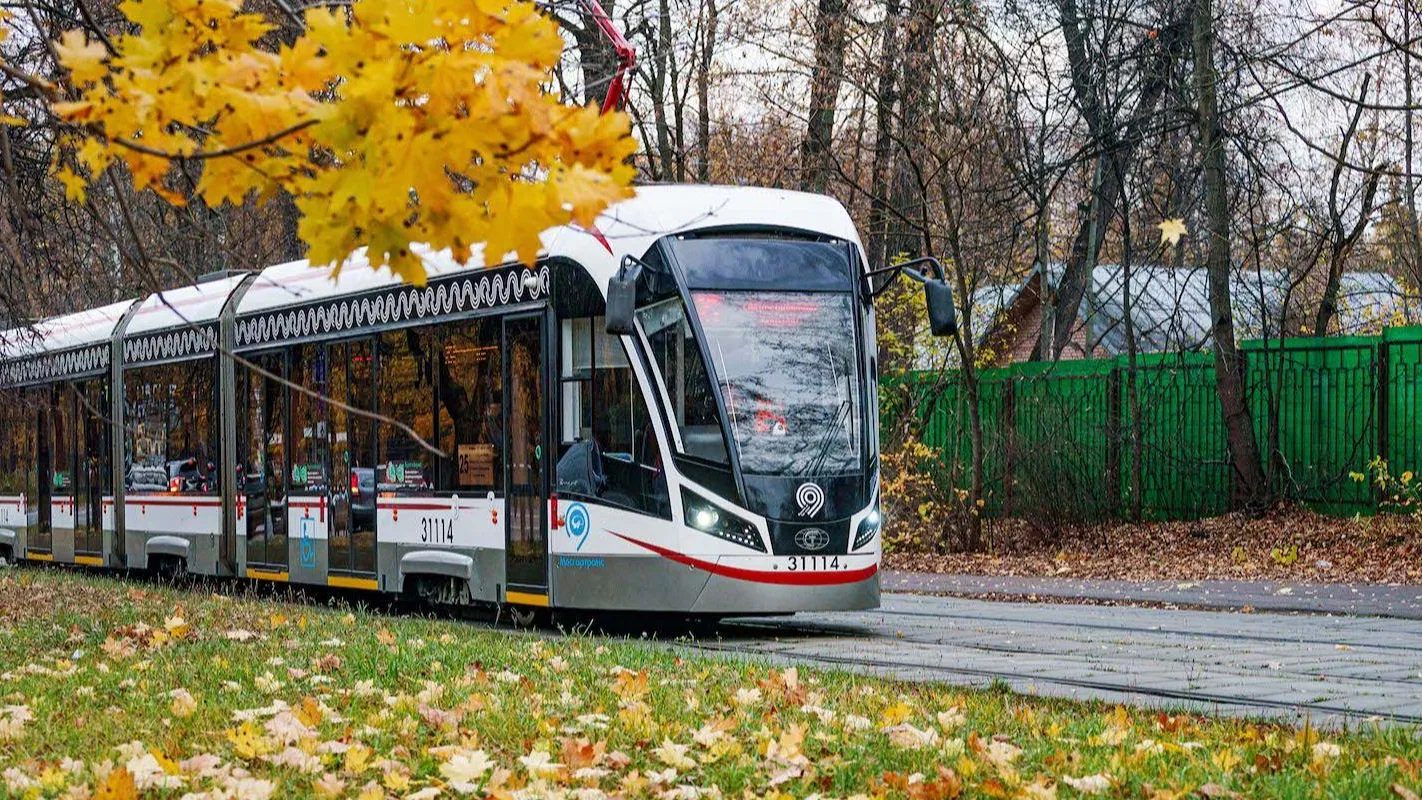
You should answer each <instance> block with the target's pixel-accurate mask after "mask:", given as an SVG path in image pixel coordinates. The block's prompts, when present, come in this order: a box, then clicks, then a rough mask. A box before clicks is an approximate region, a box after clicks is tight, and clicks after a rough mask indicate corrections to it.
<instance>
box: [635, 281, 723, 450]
mask: <svg viewBox="0 0 1422 800" xmlns="http://www.w3.org/2000/svg"><path fill="white" fill-rule="evenodd" d="M637 316H638V318H639V319H640V320H641V322H642V330H643V331H644V332H645V333H646V334H647V341H648V343H649V344H651V347H652V356H653V358H654V359H655V360H656V363H657V370H658V371H659V372H660V373H661V380H662V384H663V387H664V389H665V391H666V393H667V400H668V402H670V404H671V410H672V414H673V417H674V418H675V420H676V424H677V427H678V428H679V429H680V433H681V451H682V452H683V453H686V454H687V455H691V456H697V457H700V458H704V459H706V460H708V461H714V462H717V463H722V464H724V463H726V461H727V457H726V439H725V436H724V435H723V434H722V432H721V421H720V414H719V413H718V412H717V410H716V396H715V394H713V393H712V391H711V378H710V377H709V375H708V374H707V372H706V362H705V361H703V360H702V358H701V350H700V349H699V348H698V347H697V346H696V340H695V339H694V338H693V336H692V331H691V325H690V324H689V323H688V321H687V318H686V308H685V307H684V306H683V305H682V302H681V299H680V298H677V297H672V298H669V299H666V300H662V301H660V302H657V303H653V304H652V305H649V306H647V307H646V308H643V309H640V310H639V311H638V312H637Z"/></svg>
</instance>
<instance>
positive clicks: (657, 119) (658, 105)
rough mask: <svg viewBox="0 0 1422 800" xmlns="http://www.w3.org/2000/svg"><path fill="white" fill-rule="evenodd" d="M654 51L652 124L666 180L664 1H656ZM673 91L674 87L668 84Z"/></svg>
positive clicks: (660, 173)
mask: <svg viewBox="0 0 1422 800" xmlns="http://www.w3.org/2000/svg"><path fill="white" fill-rule="evenodd" d="M657 7H658V14H659V17H660V22H659V23H658V24H657V52H656V54H655V55H653V57H652V75H651V81H650V82H651V86H652V124H653V125H654V126H655V128H656V133H657V164H658V169H657V171H656V176H657V179H658V180H662V181H670V180H671V179H672V176H673V175H674V174H675V172H674V170H675V164H676V158H675V156H674V155H673V154H672V143H671V125H670V124H669V123H668V122H667V84H668V80H667V59H668V58H670V57H671V54H670V53H669V51H670V50H671V6H670V3H668V2H667V0H661V2H660V3H659V4H658V6H657ZM672 89H673V91H674V90H675V87H672Z"/></svg>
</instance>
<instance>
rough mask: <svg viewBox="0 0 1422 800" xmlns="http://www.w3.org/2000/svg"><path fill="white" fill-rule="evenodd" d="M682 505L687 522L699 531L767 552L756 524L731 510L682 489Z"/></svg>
mask: <svg viewBox="0 0 1422 800" xmlns="http://www.w3.org/2000/svg"><path fill="white" fill-rule="evenodd" d="M681 507H682V511H683V512H684V513H685V515H686V522H687V524H688V525H690V526H691V527H693V528H695V529H697V530H698V531H701V532H702V533H705V534H709V535H711V536H715V537H716V538H717V539H724V540H726V541H728V542H731V543H732V544H738V545H740V546H741V547H749V548H750V549H752V550H759V551H760V552H762V553H764V552H766V550H765V541H764V540H763V539H761V536H760V531H758V530H756V528H755V526H754V525H752V524H751V523H750V522H747V521H746V520H743V519H741V518H740V517H738V516H736V515H735V514H732V513H730V512H729V511H725V510H722V509H720V508H717V507H716V506H715V505H713V504H712V503H711V502H710V501H709V500H706V499H705V498H703V497H700V496H698V495H696V494H693V493H692V492H689V491H687V490H685V489H682V490H681Z"/></svg>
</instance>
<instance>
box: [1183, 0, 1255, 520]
mask: <svg viewBox="0 0 1422 800" xmlns="http://www.w3.org/2000/svg"><path fill="white" fill-rule="evenodd" d="M1191 38H1192V42H1193V45H1194V52H1195V76H1194V77H1195V91H1196V94H1197V101H1196V102H1197V103H1198V106H1197V109H1196V117H1195V121H1196V129H1197V132H1198V136H1199V141H1200V152H1201V154H1202V158H1203V161H1204V164H1203V166H1204V181H1205V217H1206V224H1207V227H1208V231H1207V233H1208V235H1209V244H1208V247H1207V250H1206V255H1205V269H1206V273H1207V276H1208V278H1209V286H1210V316H1211V319H1212V320H1213V322H1214V324H1213V327H1212V329H1211V335H1212V338H1213V341H1214V350H1215V385H1216V388H1217V391H1218V394H1219V398H1220V411H1221V413H1222V414H1223V415H1224V424H1225V436H1226V440H1227V441H1228V443H1229V454H1230V461H1231V466H1232V467H1233V471H1234V502H1235V506H1236V507H1237V508H1241V509H1243V510H1245V511H1248V512H1251V513H1258V512H1261V511H1264V510H1266V509H1267V508H1268V507H1269V506H1271V505H1272V504H1273V496H1272V495H1273V493H1272V492H1271V491H1270V489H1269V484H1268V481H1266V480H1265V477H1264V469H1263V466H1262V465H1261V464H1260V462H1259V443H1258V442H1257V441H1256V440H1255V438H1254V422H1253V420H1252V419H1251V417H1250V413H1249V404H1248V400H1247V398H1246V396H1245V392H1246V389H1245V385H1244V361H1243V359H1241V358H1240V355H1239V351H1238V349H1237V348H1236V346H1235V341H1234V314H1233V305H1232V303H1231V299H1230V285H1229V278H1230V260H1229V225H1230V219H1229V199H1228V197H1227V196H1226V186H1225V150H1224V129H1223V126H1222V125H1221V124H1220V115H1219V101H1218V98H1217V97H1216V82H1217V81H1218V76H1217V75H1216V73H1215V59H1214V49H1215V34H1214V6H1213V3H1212V0H1195V30H1194V34H1193V36H1192V37H1191Z"/></svg>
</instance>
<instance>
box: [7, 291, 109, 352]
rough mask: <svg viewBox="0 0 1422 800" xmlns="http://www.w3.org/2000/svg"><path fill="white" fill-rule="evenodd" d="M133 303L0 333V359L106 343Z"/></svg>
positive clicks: (51, 318) (106, 307) (54, 318)
mask: <svg viewBox="0 0 1422 800" xmlns="http://www.w3.org/2000/svg"><path fill="white" fill-rule="evenodd" d="M135 302H137V301H135V300H121V301H119V302H117V303H110V304H109V305H106V306H100V307H99V308H89V309H85V310H83V311H78V312H75V313H73V314H64V315H63V316H58V317H50V318H49V319H45V320H41V321H39V322H36V323H35V324H34V325H31V326H29V327H25V328H14V329H12V330H8V331H0V358H23V357H24V356H29V355H34V354H36V353H42V352H47V351H53V350H68V349H70V348H73V347H82V346H84V345H87V344H94V343H96V342H102V341H107V340H108V339H109V337H111V336H113V333H114V328H115V327H116V326H117V325H118V324H119V322H120V321H121V320H122V319H123V315H124V314H126V313H128V310H129V309H130V308H132V307H133V304H134V303H135Z"/></svg>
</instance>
